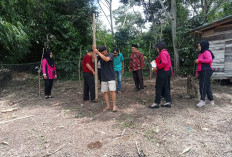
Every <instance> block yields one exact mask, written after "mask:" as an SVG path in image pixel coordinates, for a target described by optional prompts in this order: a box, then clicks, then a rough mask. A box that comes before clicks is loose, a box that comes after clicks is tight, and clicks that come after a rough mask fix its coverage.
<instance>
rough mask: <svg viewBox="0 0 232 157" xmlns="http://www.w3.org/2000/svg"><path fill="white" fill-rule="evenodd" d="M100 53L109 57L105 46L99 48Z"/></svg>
mask: <svg viewBox="0 0 232 157" xmlns="http://www.w3.org/2000/svg"><path fill="white" fill-rule="evenodd" d="M98 51H99V52H101V53H102V54H103V55H107V53H108V52H107V48H106V47H105V46H104V45H101V46H99V48H98Z"/></svg>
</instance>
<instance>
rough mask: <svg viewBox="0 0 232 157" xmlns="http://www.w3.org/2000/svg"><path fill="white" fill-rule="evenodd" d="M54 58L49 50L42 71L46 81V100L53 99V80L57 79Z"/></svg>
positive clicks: (45, 55)
mask: <svg viewBox="0 0 232 157" xmlns="http://www.w3.org/2000/svg"><path fill="white" fill-rule="evenodd" d="M52 57H53V54H52V52H51V51H49V50H48V51H46V52H45V54H44V58H43V61H42V71H43V77H44V81H45V97H44V99H45V100H47V99H50V98H53V97H52V96H51V90H52V85H53V80H54V79H55V78H57V74H56V67H55V64H54V61H53V59H52Z"/></svg>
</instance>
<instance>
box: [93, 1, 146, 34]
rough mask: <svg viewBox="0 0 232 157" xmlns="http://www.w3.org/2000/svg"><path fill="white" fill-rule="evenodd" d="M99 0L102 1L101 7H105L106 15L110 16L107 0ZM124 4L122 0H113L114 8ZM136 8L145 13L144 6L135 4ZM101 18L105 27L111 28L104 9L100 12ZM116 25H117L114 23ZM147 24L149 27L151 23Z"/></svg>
mask: <svg viewBox="0 0 232 157" xmlns="http://www.w3.org/2000/svg"><path fill="white" fill-rule="evenodd" d="M99 1H100V4H101V7H102V8H103V10H104V12H105V14H106V15H107V16H108V18H109V15H110V12H109V9H108V8H107V7H106V3H105V0H99ZM122 5H123V3H120V0H112V9H113V10H116V9H118V8H119V7H120V6H122ZM96 6H98V5H96ZM134 9H135V10H136V11H139V12H140V13H141V14H142V15H143V7H142V6H140V7H139V6H135V7H134ZM99 10H101V9H100V8H99ZM131 12H132V9H131ZM99 19H100V20H101V21H102V22H103V25H104V27H105V28H106V29H107V30H109V29H110V24H109V22H108V21H107V19H106V17H105V15H104V13H103V12H102V11H101V12H100V15H99ZM109 19H110V18H109ZM113 23H114V21H113ZM114 26H115V25H114ZM145 26H146V28H147V29H148V28H149V26H150V25H149V24H146V25H145ZM114 28H115V27H114Z"/></svg>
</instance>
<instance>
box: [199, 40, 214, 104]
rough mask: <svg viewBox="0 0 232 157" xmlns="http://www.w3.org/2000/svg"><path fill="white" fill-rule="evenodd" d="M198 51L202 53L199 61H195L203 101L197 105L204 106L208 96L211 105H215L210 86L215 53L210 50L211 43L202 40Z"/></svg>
mask: <svg viewBox="0 0 232 157" xmlns="http://www.w3.org/2000/svg"><path fill="white" fill-rule="evenodd" d="M198 50H199V51H200V53H199V56H198V59H196V60H195V62H196V63H197V71H196V75H197V76H198V78H199V87H200V88H199V90H200V95H201V100H200V102H199V103H198V104H197V106H198V107H202V106H204V105H205V104H206V103H205V97H206V95H207V97H208V99H209V102H207V103H209V104H211V105H214V99H213V93H212V89H211V86H210V77H211V76H212V74H213V68H212V65H211V64H212V62H213V59H214V55H213V53H212V52H211V51H210V50H209V42H208V41H207V40H202V41H200V43H199V44H198Z"/></svg>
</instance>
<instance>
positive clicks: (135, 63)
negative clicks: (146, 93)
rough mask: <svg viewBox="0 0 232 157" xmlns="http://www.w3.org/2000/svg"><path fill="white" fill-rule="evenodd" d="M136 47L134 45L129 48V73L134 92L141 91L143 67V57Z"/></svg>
mask: <svg viewBox="0 0 232 157" xmlns="http://www.w3.org/2000/svg"><path fill="white" fill-rule="evenodd" d="M137 48H138V46H137V45H136V44H132V46H131V51H132V53H131V59H130V65H129V72H131V71H132V73H133V78H134V82H135V86H136V91H139V90H140V89H143V88H144V86H143V71H142V69H143V67H144V65H145V64H144V57H143V54H142V53H141V52H140V51H138V49H137Z"/></svg>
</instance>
